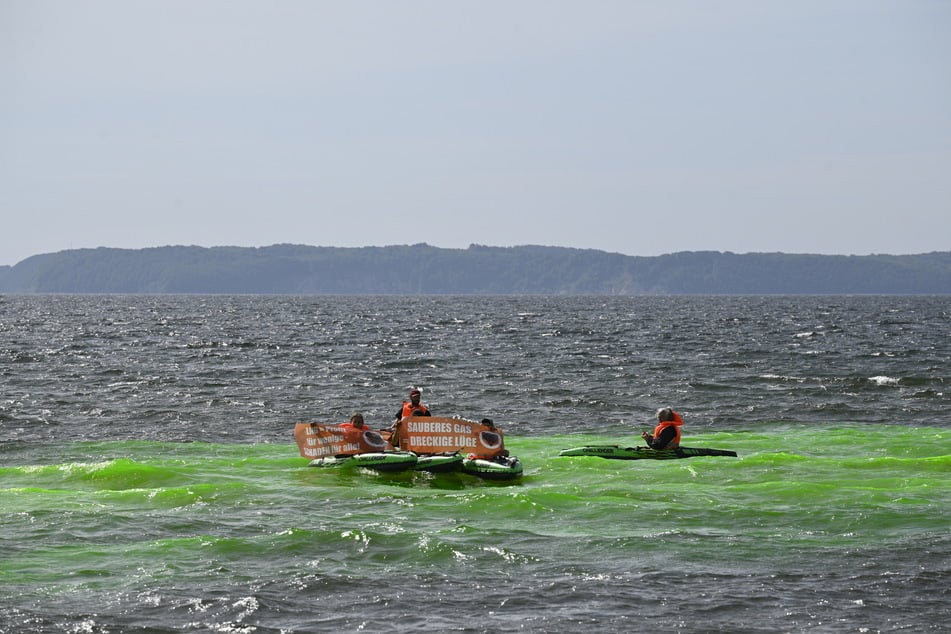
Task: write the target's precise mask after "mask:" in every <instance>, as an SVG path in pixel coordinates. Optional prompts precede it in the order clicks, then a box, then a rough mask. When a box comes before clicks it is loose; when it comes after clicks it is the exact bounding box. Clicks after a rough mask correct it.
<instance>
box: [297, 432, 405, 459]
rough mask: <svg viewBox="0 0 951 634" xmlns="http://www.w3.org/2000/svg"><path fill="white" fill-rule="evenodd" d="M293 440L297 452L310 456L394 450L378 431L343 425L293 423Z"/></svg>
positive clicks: (319, 456) (306, 456)
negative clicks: (295, 442) (297, 449)
mask: <svg viewBox="0 0 951 634" xmlns="http://www.w3.org/2000/svg"><path fill="white" fill-rule="evenodd" d="M294 440H295V441H297V447H298V448H299V449H300V455H302V456H303V457H305V458H311V459H313V458H323V457H326V456H350V455H353V454H358V453H367V452H373V451H387V450H390V451H392V450H393V446H392V445H390V443H388V442H386V440H384V439H383V437H382V436H381V435H380V433H379V432H376V431H373V430H371V429H354V428H353V427H345V426H343V425H321V424H319V423H297V424H296V425H294Z"/></svg>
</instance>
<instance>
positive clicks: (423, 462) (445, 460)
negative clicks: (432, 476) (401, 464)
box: [415, 451, 462, 473]
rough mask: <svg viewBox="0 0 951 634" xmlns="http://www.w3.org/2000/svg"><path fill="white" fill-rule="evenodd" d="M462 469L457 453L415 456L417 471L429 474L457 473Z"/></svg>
mask: <svg viewBox="0 0 951 634" xmlns="http://www.w3.org/2000/svg"><path fill="white" fill-rule="evenodd" d="M461 467H462V456H461V455H460V454H459V452H458V451H453V452H446V453H426V454H417V456H416V466H415V469H416V470H417V471H429V472H430V473H448V472H450V471H458V470H459V469H460V468H461Z"/></svg>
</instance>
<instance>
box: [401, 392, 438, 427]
mask: <svg viewBox="0 0 951 634" xmlns="http://www.w3.org/2000/svg"><path fill="white" fill-rule="evenodd" d="M421 396H422V392H420V390H419V388H418V387H414V388H412V389H410V391H409V400H408V401H403V405H402V407H400V411H398V412H396V421H394V422H397V423H398V422H399V421H401V420H403V419H404V418H406V417H407V416H432V414H430V413H429V408H428V407H426V406H425V405H423V404H422V403H420V402H419V399H420V397H421Z"/></svg>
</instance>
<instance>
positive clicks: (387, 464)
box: [308, 451, 418, 472]
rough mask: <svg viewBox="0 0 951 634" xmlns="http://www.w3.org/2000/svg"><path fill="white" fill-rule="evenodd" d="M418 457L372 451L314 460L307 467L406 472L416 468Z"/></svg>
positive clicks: (402, 453) (392, 452)
mask: <svg viewBox="0 0 951 634" xmlns="http://www.w3.org/2000/svg"><path fill="white" fill-rule="evenodd" d="M417 462H418V457H417V456H416V454H414V453H412V452H410V451H372V452H366V453H357V454H349V455H341V456H324V457H321V458H315V459H313V460H311V461H310V464H308V466H309V467H363V468H366V469H373V470H374V471H386V472H393V471H407V470H410V469H413V468H415V467H416V463H417Z"/></svg>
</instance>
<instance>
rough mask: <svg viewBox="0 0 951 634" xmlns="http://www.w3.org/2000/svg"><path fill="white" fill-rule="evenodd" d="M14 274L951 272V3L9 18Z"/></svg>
mask: <svg viewBox="0 0 951 634" xmlns="http://www.w3.org/2000/svg"><path fill="white" fill-rule="evenodd" d="M0 208H2V220H0V222H2V230H0V264H11V265H12V264H15V263H17V262H19V261H20V260H22V259H24V258H26V257H28V256H30V255H35V254H38V253H51V252H55V251H60V250H63V249H73V248H86V247H98V246H109V247H123V248H142V247H151V246H163V245H173V244H196V245H202V246H218V245H238V246H265V245H270V244H276V243H294V244H310V245H324V246H383V245H389V244H413V243H417V242H427V243H429V244H431V245H434V246H438V247H446V248H465V247H467V246H468V245H470V244H473V243H475V244H483V245H493V246H512V245H521V244H540V245H553V246H568V247H579V248H593V249H601V250H605V251H611V252H619V253H625V254H629V255H658V254H662V253H671V252H676V251H687V250H691V251H692V250H714V251H734V252H738V253H745V252H771V251H783V252H787V253H841V254H858V255H864V254H869V253H892V254H905V253H924V252H928V251H935V250H940V251H947V250H951V1H948V0H893V1H886V0H854V1H850V0H816V1H812V0H795V1H789V0H775V1H770V0H749V1H740V0H721V1H708V0H696V1H678V0H672V1H671V0H656V1H650V2H648V1H639V0H619V1H608V0H577V1H559V0H537V1H536V0H480V1H466V0H430V1H420V0H335V1H333V2H326V1H321V0H308V1H303V0H301V1H297V0H280V1H279V0H275V1H266V0H260V1H255V2H252V1H244V0H200V1H197V0H163V1H152V0H142V1H137V0H91V1H79V0H62V1H46V0H0Z"/></svg>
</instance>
